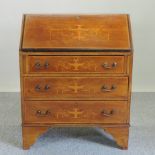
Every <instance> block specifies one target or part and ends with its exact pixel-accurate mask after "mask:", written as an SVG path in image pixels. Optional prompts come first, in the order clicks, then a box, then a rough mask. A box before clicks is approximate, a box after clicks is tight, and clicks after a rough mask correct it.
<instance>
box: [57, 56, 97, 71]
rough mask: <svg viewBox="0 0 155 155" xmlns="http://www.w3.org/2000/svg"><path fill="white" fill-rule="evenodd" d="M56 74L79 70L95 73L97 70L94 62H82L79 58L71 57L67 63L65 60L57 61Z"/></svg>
mask: <svg viewBox="0 0 155 155" xmlns="http://www.w3.org/2000/svg"><path fill="white" fill-rule="evenodd" d="M55 67H56V70H57V72H58V71H62V72H65V71H69V70H71V71H74V72H77V71H80V70H87V71H94V72H95V71H96V70H97V67H99V66H97V63H96V62H94V61H93V60H91V61H83V60H82V59H80V58H79V57H76V56H75V57H73V58H72V59H70V61H69V62H66V61H65V60H64V61H63V60H61V61H58V63H57V65H56V66H55Z"/></svg>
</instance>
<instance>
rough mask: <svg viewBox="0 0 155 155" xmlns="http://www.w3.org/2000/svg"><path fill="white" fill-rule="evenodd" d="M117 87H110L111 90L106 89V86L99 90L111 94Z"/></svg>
mask: <svg viewBox="0 0 155 155" xmlns="http://www.w3.org/2000/svg"><path fill="white" fill-rule="evenodd" d="M116 88H117V87H116V86H115V85H112V86H111V88H108V86H107V85H103V87H102V88H101V89H102V91H103V92H111V91H114V90H115V89H116Z"/></svg>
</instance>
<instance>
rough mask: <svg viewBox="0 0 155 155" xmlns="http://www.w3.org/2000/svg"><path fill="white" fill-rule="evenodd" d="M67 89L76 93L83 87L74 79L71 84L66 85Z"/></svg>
mask: <svg viewBox="0 0 155 155" xmlns="http://www.w3.org/2000/svg"><path fill="white" fill-rule="evenodd" d="M68 88H69V89H71V90H72V91H73V92H74V93H78V92H79V91H80V90H82V89H83V88H84V86H83V85H80V84H78V83H77V81H75V82H74V83H73V85H70V86H68Z"/></svg>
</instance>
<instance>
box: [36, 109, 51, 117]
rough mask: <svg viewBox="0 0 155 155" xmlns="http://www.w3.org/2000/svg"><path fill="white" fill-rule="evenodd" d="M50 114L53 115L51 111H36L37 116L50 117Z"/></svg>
mask: <svg viewBox="0 0 155 155" xmlns="http://www.w3.org/2000/svg"><path fill="white" fill-rule="evenodd" d="M50 114H51V112H50V111H49V110H45V111H41V110H37V111H36V115H37V116H48V115H50Z"/></svg>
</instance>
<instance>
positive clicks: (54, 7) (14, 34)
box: [0, 0, 155, 92]
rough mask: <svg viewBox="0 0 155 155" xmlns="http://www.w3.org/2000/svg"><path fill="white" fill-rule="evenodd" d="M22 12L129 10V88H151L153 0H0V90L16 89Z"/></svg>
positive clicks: (154, 78)
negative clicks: (131, 64)
mask: <svg viewBox="0 0 155 155" xmlns="http://www.w3.org/2000/svg"><path fill="white" fill-rule="evenodd" d="M23 13H50V14H63V13H67V14H68V13H74V14H75V13H80V14H103V13H129V14H130V16H131V23H132V29H133V43H134V49H135V52H134V72H133V91H137V92H139V91H143V92H149V91H155V0H0V91H1V92H7V91H19V88H20V85H19V62H18V47H19V40H20V29H21V21H22V14H23Z"/></svg>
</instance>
